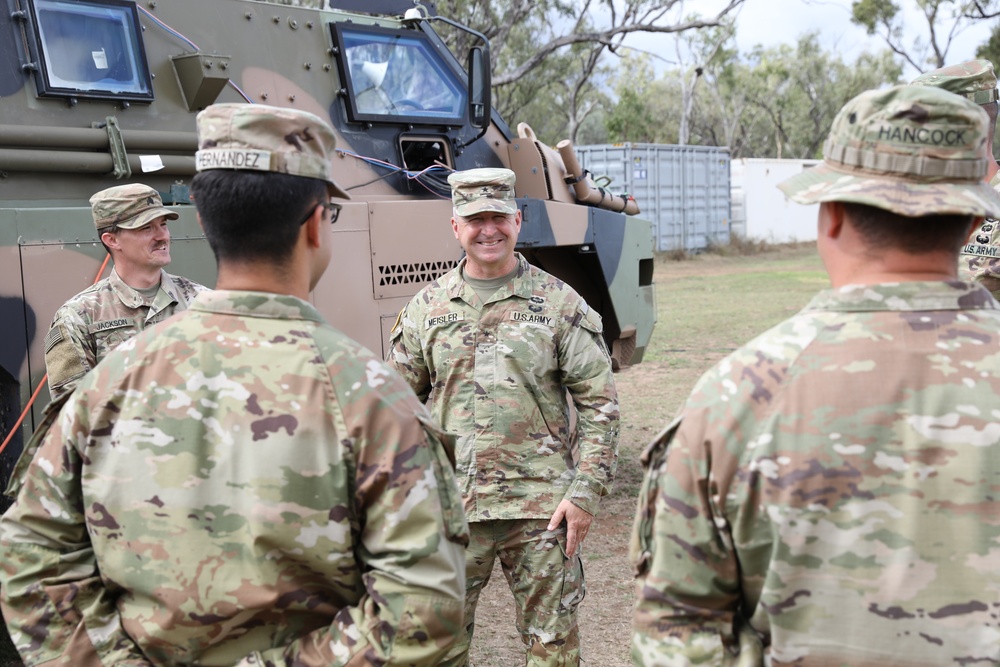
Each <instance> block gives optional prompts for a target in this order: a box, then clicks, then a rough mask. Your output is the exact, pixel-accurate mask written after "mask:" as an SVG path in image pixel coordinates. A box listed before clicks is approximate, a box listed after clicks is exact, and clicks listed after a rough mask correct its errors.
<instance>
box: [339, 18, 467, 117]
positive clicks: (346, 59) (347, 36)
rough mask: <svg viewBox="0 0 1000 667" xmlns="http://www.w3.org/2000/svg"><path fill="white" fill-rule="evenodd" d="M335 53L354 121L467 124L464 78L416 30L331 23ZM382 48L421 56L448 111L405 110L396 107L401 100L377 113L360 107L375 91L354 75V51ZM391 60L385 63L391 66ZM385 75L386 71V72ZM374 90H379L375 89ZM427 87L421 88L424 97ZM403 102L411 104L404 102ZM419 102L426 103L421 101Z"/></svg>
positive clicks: (348, 114)
mask: <svg viewBox="0 0 1000 667" xmlns="http://www.w3.org/2000/svg"><path fill="white" fill-rule="evenodd" d="M330 32H331V34H332V38H333V42H334V45H335V46H336V50H335V53H336V54H337V70H338V72H339V74H340V81H341V85H342V86H343V88H344V93H345V94H344V96H343V97H344V105H345V107H346V110H347V117H348V120H349V121H352V122H367V123H393V124H397V125H398V124H408V125H455V126H457V125H464V124H465V122H466V115H467V108H466V107H468V95H469V93H468V91H467V90H466V86H465V83H464V81H463V80H462V78H461V77H460V76H459V75H458V74H457V73H456V72H455V71H454V69H453V68H452V67H450V66H449V63H448V62H447V61H446V60H445V59H444V58H443V57H442V55H441V54H440V53H439V52H438V50H437V47H436V46H435V45H434V44H433V43H432V42H431V40H429V39H428V38H427V35H425V34H424V33H422V32H420V31H416V30H393V29H391V28H385V27H382V26H374V25H360V24H357V23H331V24H330ZM367 45H382V46H383V47H385V48H387V49H389V50H390V51H392V50H393V49H395V48H397V47H405V48H407V49H412V51H411V53H413V54H419V55H420V56H422V59H423V62H424V63H425V64H426V65H427V68H422V69H420V73H421V74H423V75H425V76H428V77H429V78H430V80H431V83H435V84H437V85H438V86H440V87H441V93H439V96H442V97H444V99H446V100H447V102H448V108H430V109H426V108H406V107H405V106H403V105H401V106H399V107H396V106H395V105H396V104H397V103H398V102H399V101H400V100H390V101H389V102H388V104H389V105H391V106H392V109H389V107H386V111H381V112H376V111H372V110H371V109H365V108H363V107H362V106H360V105H359V96H360V95H361V94H362V93H365V92H368V91H370V90H372V88H373V86H371V85H370V83H371V82H370V81H368V80H362V77H361V76H355V75H356V74H357V73H358V72H357V68H356V67H355V68H354V69H352V67H351V49H354V48H356V47H359V46H367ZM388 64H389V61H386V66H388ZM383 72H384V70H383ZM375 88H378V86H376V87H375ZM427 89H428V87H427V86H420V87H419V90H420V91H421V94H423V93H424V92H426V90H427ZM404 101H408V99H407V100H404ZM416 101H418V102H419V101H423V99H422V98H420V99H417V100H416Z"/></svg>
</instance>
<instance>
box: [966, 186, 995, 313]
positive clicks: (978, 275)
mask: <svg viewBox="0 0 1000 667" xmlns="http://www.w3.org/2000/svg"><path fill="white" fill-rule="evenodd" d="M990 185H992V186H993V189H994V190H996V191H997V192H1000V172H997V173H996V175H995V176H994V177H993V178H992V179H990ZM998 228H1000V221H998V220H994V219H993V218H986V219H985V220H983V224H982V225H980V227H979V229H977V230H976V231H975V233H974V234H973V235H972V238H971V239H970V241H969V243H967V244H965V246H964V247H963V248H962V254H961V255H959V260H958V277H959V278H960V279H962V280H967V281H970V282H971V281H975V282H978V283H980V284H982V286H983V287H985V288H986V289H988V290H989V291H990V293H991V294H993V296H994V297H1000V229H998Z"/></svg>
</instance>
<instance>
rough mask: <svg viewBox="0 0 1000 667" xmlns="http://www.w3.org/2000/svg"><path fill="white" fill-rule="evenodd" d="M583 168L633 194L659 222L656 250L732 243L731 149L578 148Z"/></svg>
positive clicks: (645, 215) (612, 186) (655, 224)
mask: <svg viewBox="0 0 1000 667" xmlns="http://www.w3.org/2000/svg"><path fill="white" fill-rule="evenodd" d="M575 148H576V154H577V158H578V159H579V161H580V166H581V167H583V168H584V169H586V170H588V171H590V172H591V174H592V176H593V177H594V178H595V179H600V177H602V176H606V177H608V178H609V179H610V183H605V182H601V181H598V185H604V186H605V187H607V188H608V189H609V190H610V191H611V192H613V193H615V194H622V193H624V192H627V193H628V194H630V195H632V196H633V197H635V200H636V202H637V203H638V204H639V210H640V213H639V217H642V218H645V219H646V220H649V221H650V222H651V223H652V225H653V240H654V243H653V247H654V248H656V250H660V251H664V250H677V249H684V250H686V251H692V252H695V251H698V250H704V249H705V248H707V247H708V246H709V245H712V244H714V245H726V244H728V243H729V220H730V211H729V209H730V184H729V149H728V148H720V147H717V146H673V145H667V144H633V143H623V144H604V145H595V146H576V147H575Z"/></svg>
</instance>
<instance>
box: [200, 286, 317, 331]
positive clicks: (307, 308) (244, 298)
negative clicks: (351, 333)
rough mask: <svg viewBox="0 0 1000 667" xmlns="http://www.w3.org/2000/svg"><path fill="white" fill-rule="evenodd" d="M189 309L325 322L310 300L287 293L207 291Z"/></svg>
mask: <svg viewBox="0 0 1000 667" xmlns="http://www.w3.org/2000/svg"><path fill="white" fill-rule="evenodd" d="M190 309H191V310H200V311H202V312H209V313H221V314H227V315H239V316H242V317H261V318H267V319H281V320H311V321H313V322H319V323H325V322H326V320H325V319H323V316H322V315H320V314H319V311H318V310H316V308H315V306H313V305H312V304H311V303H309V302H308V301H303V300H302V299H300V298H298V297H294V296H290V295H287V294H272V293H270V292H251V291H243V290H219V289H216V290H206V291H204V292H199V293H198V296H196V297H195V299H194V301H193V302H192V303H191V306H190Z"/></svg>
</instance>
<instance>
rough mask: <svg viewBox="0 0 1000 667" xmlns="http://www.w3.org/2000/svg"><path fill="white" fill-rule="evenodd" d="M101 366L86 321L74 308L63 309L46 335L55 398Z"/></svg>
mask: <svg viewBox="0 0 1000 667" xmlns="http://www.w3.org/2000/svg"><path fill="white" fill-rule="evenodd" d="M96 365H97V353H96V350H94V349H93V347H92V345H91V344H90V343H89V342H88V340H87V329H86V324H85V323H84V322H82V321H80V320H79V318H78V317H77V316H76V315H75V314H74V313H73V312H72V311H70V310H68V309H66V308H60V309H59V310H58V311H56V315H55V318H54V319H53V321H52V328H50V329H49V332H48V334H46V336H45V371H46V372H47V373H48V375H49V393H50V394H51V396H52V398H53V399H56V398H59V397H60V396H62V395H65V394H67V393H69V392H71V391H73V388H74V387H76V384H77V383H78V382H79V381H80V378H82V377H83V376H84V375H86V374H87V372H88V371H90V369H92V368H93V367H94V366H96Z"/></svg>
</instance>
